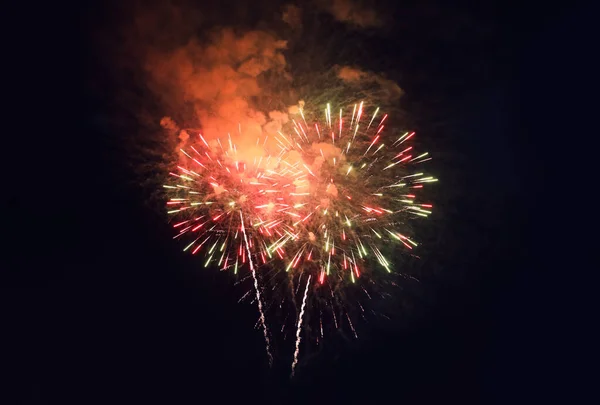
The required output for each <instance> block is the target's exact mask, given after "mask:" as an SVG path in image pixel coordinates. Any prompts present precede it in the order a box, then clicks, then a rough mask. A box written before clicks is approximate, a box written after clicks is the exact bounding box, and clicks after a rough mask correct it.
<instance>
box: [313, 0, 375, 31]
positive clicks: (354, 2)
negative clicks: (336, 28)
mask: <svg viewBox="0 0 600 405" xmlns="http://www.w3.org/2000/svg"><path fill="white" fill-rule="evenodd" d="M319 4H320V6H321V7H322V8H323V9H324V10H325V11H327V12H329V13H330V14H331V15H332V16H333V18H335V19H336V20H337V21H340V22H344V23H347V24H350V25H353V26H356V27H358V28H369V27H378V26H380V25H381V24H382V22H381V20H380V18H379V17H378V15H377V13H376V12H375V11H374V10H372V9H370V8H369V7H367V5H366V4H365V2H361V1H359V0H330V1H320V3H319Z"/></svg>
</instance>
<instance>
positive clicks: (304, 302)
mask: <svg viewBox="0 0 600 405" xmlns="http://www.w3.org/2000/svg"><path fill="white" fill-rule="evenodd" d="M310 278H311V276H310V275H309V276H308V280H306V289H305V290H304V298H303V299H302V307H301V309H300V316H299V319H298V327H297V328H296V351H295V352H294V362H293V363H292V375H291V376H292V377H293V376H294V372H295V371H296V364H298V353H300V340H301V339H302V337H301V336H300V332H301V330H302V317H303V316H304V308H305V307H306V297H307V296H308V286H309V285H310Z"/></svg>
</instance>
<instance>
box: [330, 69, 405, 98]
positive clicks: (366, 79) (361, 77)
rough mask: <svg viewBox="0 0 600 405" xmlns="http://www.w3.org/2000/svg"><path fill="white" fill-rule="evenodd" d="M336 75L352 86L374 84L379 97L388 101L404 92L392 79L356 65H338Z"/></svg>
mask: <svg viewBox="0 0 600 405" xmlns="http://www.w3.org/2000/svg"><path fill="white" fill-rule="evenodd" d="M337 77H338V78H340V79H341V80H342V81H344V82H345V83H346V84H349V85H352V86H360V87H365V86H369V85H376V86H377V87H378V88H379V91H380V93H381V94H379V97H381V98H385V99H387V100H388V101H394V100H397V99H399V98H400V97H401V96H402V94H403V93H404V92H403V91H402V89H401V88H400V86H398V84H396V82H394V81H393V80H389V79H386V78H384V77H383V76H381V75H379V74H377V73H373V72H367V71H363V70H361V69H359V68H356V67H350V66H341V67H338V71H337Z"/></svg>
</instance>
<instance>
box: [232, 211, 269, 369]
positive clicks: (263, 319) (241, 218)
mask: <svg viewBox="0 0 600 405" xmlns="http://www.w3.org/2000/svg"><path fill="white" fill-rule="evenodd" d="M240 220H241V221H242V234H243V235H244V242H245V243H246V251H247V252H248V262H249V263H250V271H251V272H252V278H253V279H254V290H255V291H256V302H257V303H258V312H260V323H261V324H262V327H263V334H264V335H265V343H266V349H267V356H268V357H269V367H270V366H272V365H273V355H271V345H270V342H269V333H268V331H267V324H266V322H265V314H264V312H263V308H262V300H261V299H260V290H259V289H258V279H257V278H256V270H255V269H254V263H253V262H252V253H251V252H250V247H249V246H248V238H247V237H246V225H245V224H244V216H243V215H242V211H240Z"/></svg>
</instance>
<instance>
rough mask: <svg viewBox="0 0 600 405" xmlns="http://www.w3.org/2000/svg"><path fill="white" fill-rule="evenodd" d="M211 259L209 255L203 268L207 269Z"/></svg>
mask: <svg viewBox="0 0 600 405" xmlns="http://www.w3.org/2000/svg"><path fill="white" fill-rule="evenodd" d="M212 257H213V255H210V256H209V257H208V260H207V261H206V263H204V268H207V267H208V263H210V261H211V260H212Z"/></svg>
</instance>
